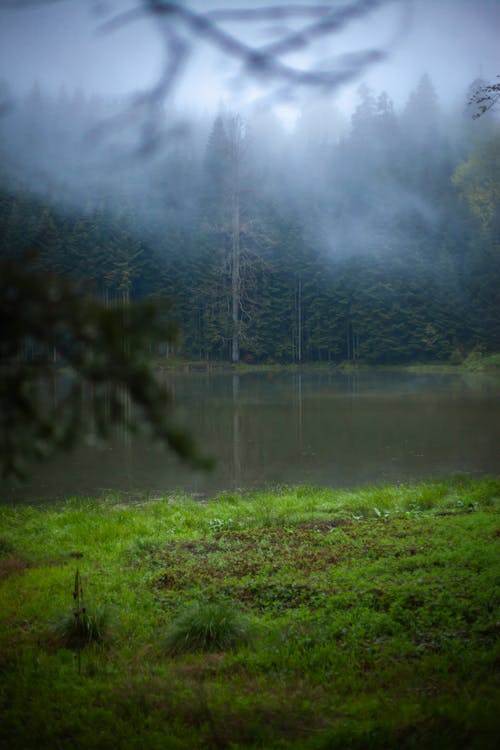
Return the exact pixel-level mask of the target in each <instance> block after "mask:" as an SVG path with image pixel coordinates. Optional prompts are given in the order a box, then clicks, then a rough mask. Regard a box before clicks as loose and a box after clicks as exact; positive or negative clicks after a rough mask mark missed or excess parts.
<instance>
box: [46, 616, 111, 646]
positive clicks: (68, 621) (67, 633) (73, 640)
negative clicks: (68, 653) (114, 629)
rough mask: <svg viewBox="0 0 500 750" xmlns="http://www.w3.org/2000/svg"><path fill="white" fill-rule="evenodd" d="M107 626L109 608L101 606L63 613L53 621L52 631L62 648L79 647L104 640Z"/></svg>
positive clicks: (107, 630) (106, 635) (107, 633)
mask: <svg viewBox="0 0 500 750" xmlns="http://www.w3.org/2000/svg"><path fill="white" fill-rule="evenodd" d="M109 626H110V616H109V610H108V608H107V607H104V606H103V607H96V608H95V609H94V608H91V609H89V608H85V609H84V610H82V611H80V612H77V611H73V612H68V613H64V614H63V615H61V616H60V617H59V618H58V619H56V620H55V622H54V623H53V626H52V632H53V634H54V635H55V636H56V638H57V639H58V641H59V642H60V644H61V646H62V647H63V648H74V649H81V648H84V647H85V646H88V645H89V644H91V643H102V642H103V641H104V640H106V638H107V637H108V635H109Z"/></svg>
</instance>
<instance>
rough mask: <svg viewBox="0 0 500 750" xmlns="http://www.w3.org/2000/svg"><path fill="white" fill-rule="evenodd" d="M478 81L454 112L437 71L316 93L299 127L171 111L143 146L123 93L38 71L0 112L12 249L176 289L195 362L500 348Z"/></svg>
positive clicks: (493, 123)
mask: <svg viewBox="0 0 500 750" xmlns="http://www.w3.org/2000/svg"><path fill="white" fill-rule="evenodd" d="M480 83H481V82H480V81H476V82H474V83H473V84H471V87H470V88H469V91H468V92H467V91H464V97H463V102H462V105H461V106H460V107H456V108H455V110H454V111H445V109H444V107H443V106H442V105H441V104H440V101H439V98H438V95H437V93H436V91H435V87H434V85H433V82H432V80H431V79H430V78H429V76H427V75H424V76H423V77H422V78H421V79H420V81H419V82H418V84H417V85H416V87H415V89H414V90H413V91H409V92H408V98H407V102H406V104H405V105H404V106H402V107H401V108H399V109H396V108H395V107H394V105H393V103H392V101H391V99H390V97H389V95H388V94H387V93H385V92H382V93H379V92H376V91H373V90H370V89H368V88H367V87H366V86H362V87H360V89H359V91H358V101H357V106H356V107H355V109H354V111H353V113H352V116H351V117H350V118H347V117H345V116H343V115H342V114H341V113H339V111H338V110H337V109H336V107H335V105H334V104H333V103H332V102H330V101H329V100H328V99H325V98H323V99H321V100H314V99H312V100H311V102H310V106H309V107H308V108H306V109H305V110H304V112H303V113H302V115H301V116H300V117H299V119H298V120H297V122H296V123H295V126H294V127H293V128H285V127H284V125H283V123H282V122H281V121H280V120H279V118H278V117H276V116H275V115H273V114H272V113H271V112H269V111H267V112H261V113H257V114H255V113H254V114H253V115H248V116H245V115H243V114H238V113H234V112H228V111H224V110H221V111H220V112H219V114H218V115H217V116H216V117H215V119H214V118H210V117H208V116H201V115H200V116H197V117H195V116H189V115H186V114H183V113H179V112H173V111H163V110H162V111H159V112H158V113H157V118H158V123H159V127H158V134H159V136H158V142H157V144H156V145H155V147H154V148H150V149H149V150H148V151H147V153H146V152H145V150H144V149H143V150H142V151H141V150H140V149H139V150H138V149H137V143H136V140H135V139H134V130H135V129H136V128H137V127H139V126H140V124H138V123H137V122H135V121H134V119H133V117H129V118H128V119H126V118H125V119H124V118H123V117H122V118H120V113H121V112H122V111H123V104H122V103H120V102H110V101H106V100H103V99H99V98H96V97H87V96H85V95H83V94H82V93H78V92H76V93H68V92H66V91H64V90H63V91H61V92H60V93H59V94H58V95H57V96H51V95H48V94H47V93H45V92H44V91H42V90H41V89H40V88H38V87H35V88H34V89H33V90H32V91H31V92H30V93H29V94H28V95H26V96H25V97H24V98H23V99H20V100H18V101H17V102H16V104H15V106H13V107H12V108H11V109H10V110H9V111H8V112H6V113H4V115H3V116H2V117H1V118H0V136H1V137H0V165H1V166H0V238H1V239H0V241H1V254H2V257H4V258H5V257H21V256H24V255H25V254H26V253H28V254H30V253H31V254H32V257H31V256H30V257H31V261H30V262H33V263H35V264H36V266H37V267H38V268H39V269H42V270H44V271H50V272H56V273H57V274H61V275H62V276H65V277H69V278H70V279H72V280H73V281H76V282H77V283H78V285H79V286H81V289H82V290H85V291H86V292H87V293H89V294H91V295H94V296H95V297H97V298H99V299H100V300H103V301H106V302H109V303H110V304H111V303H115V302H119V303H120V304H124V305H127V304H128V303H129V302H130V301H131V300H136V299H148V300H160V299H161V300H163V299H165V298H167V299H170V300H172V302H173V312H172V313H170V314H172V315H173V316H174V317H175V320H176V321H177V322H178V323H179V328H180V331H181V337H180V340H179V343H178V344H177V346H176V348H175V352H174V353H175V354H176V355H177V356H179V357H182V358H186V359H189V360H200V361H230V362H238V361H244V362H247V363H249V364H251V363H282V364H289V363H301V362H303V363H306V362H332V363H341V362H345V361H352V362H359V363H366V364H398V363H408V362H435V361H437V362H452V363H459V362H461V361H462V360H463V359H464V358H465V357H466V356H467V355H468V354H469V353H470V352H471V351H484V352H495V351H499V350H500V315H499V312H500V309H499V307H500V305H499V302H500V299H499V294H500V262H499V261H500V124H499V121H498V117H497V116H496V115H495V113H494V112H488V113H486V114H485V115H484V116H482V117H480V118H477V119H474V118H473V117H472V112H471V109H470V107H468V106H467V101H468V100H470V97H471V92H473V91H474V90H475V89H477V86H478V85H480ZM165 133H166V137H164V138H162V134H165ZM33 251H34V252H33ZM26 262H28V256H26ZM171 353H173V352H172V349H171V347H166V349H165V351H164V352H163V354H171Z"/></svg>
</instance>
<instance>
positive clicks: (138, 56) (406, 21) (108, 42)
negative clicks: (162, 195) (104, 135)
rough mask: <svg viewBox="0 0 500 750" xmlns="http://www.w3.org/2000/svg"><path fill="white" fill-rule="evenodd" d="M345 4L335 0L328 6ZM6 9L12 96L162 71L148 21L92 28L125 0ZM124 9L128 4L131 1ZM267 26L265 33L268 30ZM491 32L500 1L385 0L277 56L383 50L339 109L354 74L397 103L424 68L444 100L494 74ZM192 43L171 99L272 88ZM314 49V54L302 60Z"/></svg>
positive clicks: (114, 88)
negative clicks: (314, 41)
mask: <svg viewBox="0 0 500 750" xmlns="http://www.w3.org/2000/svg"><path fill="white" fill-rule="evenodd" d="M351 1H353V0H351ZM346 2H348V0H342V2H341V3H340V1H339V2H337V0H333V2H332V3H330V5H332V6H334V7H335V6H336V5H339V4H346ZM20 4H21V2H18V3H17V5H20ZM185 4H186V5H188V6H190V7H194V8H198V9H200V8H202V9H203V10H205V9H208V8H213V7H220V5H221V3H216V2H212V0H205V1H204V2H201V0H199V1H198V2H189V0H186V3H185ZM223 4H224V3H223ZM302 4H304V3H303V2H302ZM313 4H317V3H313ZM12 5H13V3H11V2H6V1H5V0H3V1H2V0H0V8H1V9H2V10H1V12H0V78H2V79H4V80H6V81H7V82H8V84H9V86H10V88H11V91H12V92H13V93H14V95H15V94H16V93H18V92H19V93H23V92H25V91H27V90H29V88H31V87H32V85H33V84H34V83H35V82H37V83H38V84H39V85H40V86H41V87H42V88H43V89H47V90H49V91H51V92H54V93H56V92H57V91H58V90H59V89H60V88H61V87H62V86H65V87H66V89H67V90H68V91H71V90H73V89H75V88H81V89H83V90H85V91H86V92H88V93H98V94H104V95H120V96H122V95H128V94H131V93H133V92H134V91H137V90H141V89H143V88H144V87H148V86H151V85H153V84H154V82H155V81H156V80H157V78H158V76H159V75H160V73H161V69H162V64H163V62H164V59H165V54H164V47H163V36H162V32H161V28H160V26H159V25H158V23H157V22H156V21H155V19H152V18H144V19H142V20H140V19H139V20H135V21H134V22H133V23H129V24H127V25H125V26H122V27H120V28H117V29H115V30H114V31H112V32H108V33H102V32H99V27H100V25H101V24H102V23H103V21H104V20H106V19H108V18H110V17H112V16H113V15H114V14H116V13H117V12H122V11H123V10H124V9H126V8H127V7H130V6H131V2H130V1H129V0H122V1H121V2H96V0H55V1H54V0H52V2H47V3H43V2H42V4H41V7H37V8H33V7H29V8H28V9H24V10H19V9H17V10H12V9H10V10H9V9H8V8H9V6H12ZM132 5H133V7H136V6H137V5H138V2H136V3H133V4H132ZM225 5H226V6H228V5H229V6H232V7H236V8H238V7H240V8H241V7H250V8H255V7H258V5H259V2H258V0H257V2H253V3H252V2H250V1H248V2H245V1H244V0H242V1H241V2H238V0H233V2H232V3H228V2H226V3H225ZM226 28H227V29H228V30H230V31H232V32H233V33H235V34H236V35H237V36H239V38H240V39H242V40H244V41H245V42H246V43H258V42H260V41H261V39H262V40H263V39H264V36H262V37H259V36H258V33H259V29H258V28H257V27H256V26H255V25H253V24H249V23H246V24H245V25H241V24H240V25H239V26H235V25H233V26H231V27H229V26H227V27H226ZM265 31H266V33H268V34H270V33H271V34H272V29H271V30H270V29H269V28H266V29H265ZM499 31H500V0H392V1H391V0H387V3H386V4H383V6H382V7H381V8H379V9H378V10H376V11H374V12H372V13H370V14H368V15H366V16H364V17H363V18H361V19H359V20H358V21H356V22H353V23H351V24H349V25H348V26H347V28H346V29H345V30H343V31H342V33H339V34H336V35H333V36H330V37H329V38H328V39H326V40H323V41H322V42H321V43H320V44H318V45H317V46H316V47H315V48H314V49H313V50H311V51H310V52H309V50H308V51H307V53H301V54H300V55H295V56H292V57H290V58H287V59H286V60H285V61H286V62H287V63H289V64H297V65H299V66H304V65H308V64H309V63H310V61H311V60H312V59H316V57H317V58H318V59H322V60H323V61H326V62H329V61H330V60H331V58H332V56H333V55H338V54H343V53H348V52H356V51H359V50H363V49H373V48H377V49H382V50H385V51H387V52H388V53H389V57H388V59H387V60H386V61H383V62H381V63H377V64H373V65H371V66H370V67H369V69H368V70H367V71H366V73H365V75H364V76H362V77H359V78H357V79H356V81H354V82H353V83H352V84H351V85H345V86H343V87H340V88H339V89H338V90H337V91H336V92H335V97H336V98H337V101H338V103H339V105H340V106H341V107H342V108H343V109H345V110H346V111H347V110H349V109H350V108H351V107H352V104H353V102H354V101H355V91H356V89H357V87H358V86H359V84H360V82H361V80H362V79H364V80H366V82H367V83H368V84H369V85H371V86H373V87H374V88H375V89H376V90H377V91H380V90H382V89H385V90H387V91H388V93H389V94H390V96H392V97H393V98H394V100H395V102H396V105H402V104H403V103H404V101H405V100H406V98H407V96H408V93H409V91H410V90H411V89H412V88H414V86H415V84H416V82H417V81H418V78H419V77H420V76H421V75H422V74H423V73H425V72H427V73H429V74H430V76H431V78H432V79H433V81H434V83H435V85H436V88H437V90H438V94H439V96H440V99H441V101H442V102H443V103H444V104H445V105H449V104H452V103H453V102H454V101H456V100H458V99H459V98H461V97H462V96H463V92H464V91H465V89H466V88H467V86H468V84H469V83H470V82H471V80H472V79H473V78H474V77H477V76H479V75H482V76H483V77H484V78H486V79H488V80H493V79H494V77H495V75H496V74H497V73H499V72H500V45H499V43H498V39H499ZM196 46H197V53H196V54H193V56H192V57H191V59H190V62H189V64H188V65H187V66H186V68H185V70H184V72H183V75H182V79H181V83H180V85H179V86H177V88H176V92H175V97H176V100H177V102H178V103H182V104H183V105H185V104H187V106H188V107H189V108H190V109H200V110H202V111H203V110H205V111H206V110H211V109H215V108H217V107H218V106H219V104H220V103H222V102H223V103H225V104H226V106H228V107H230V108H238V107H240V108H241V107H242V106H243V105H244V104H245V103H246V102H247V101H248V100H250V99H252V98H260V97H261V96H262V95H263V94H264V93H266V92H267V93H269V90H272V89H270V87H269V86H265V87H262V86H260V85H257V84H256V83H255V82H254V81H252V80H250V79H248V78H244V79H242V78H241V77H239V78H237V79H236V84H235V68H234V66H233V64H232V62H230V61H228V60H227V59H225V58H223V57H222V56H221V55H216V54H215V53H213V52H212V51H211V50H210V49H209V48H207V47H206V46H203V45H199V44H198V45H196ZM313 53H314V55H315V56H316V57H315V58H313V57H310V56H309V54H313ZM298 101H300V99H299V100H298ZM287 106H288V105H287ZM289 106H290V107H293V106H296V105H293V104H290V105H289Z"/></svg>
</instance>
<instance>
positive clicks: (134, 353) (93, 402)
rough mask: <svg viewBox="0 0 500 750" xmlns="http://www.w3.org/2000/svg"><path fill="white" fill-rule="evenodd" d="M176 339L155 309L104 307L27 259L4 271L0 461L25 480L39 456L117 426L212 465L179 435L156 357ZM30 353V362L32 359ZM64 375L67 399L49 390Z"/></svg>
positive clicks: (5, 265) (0, 271)
mask: <svg viewBox="0 0 500 750" xmlns="http://www.w3.org/2000/svg"><path fill="white" fill-rule="evenodd" d="M174 336H175V328H174V327H173V326H172V324H169V323H165V322H163V321H162V308H161V306H158V305H153V304H150V303H135V304H130V305H127V307H126V308H124V307H121V306H113V307H108V306H105V305H104V304H102V303H100V302H96V301H95V300H92V299H90V298H88V297H85V296H83V295H82V294H81V293H80V291H79V290H77V288H76V287H75V286H74V285H73V284H72V283H71V282H69V281H66V280H64V279H62V278H60V277H57V276H53V275H50V274H47V273H45V272H41V271H37V270H36V268H35V267H33V265H32V264H31V263H30V262H29V259H28V258H24V260H23V262H20V261H19V259H15V260H4V261H2V262H1V264H0V456H1V459H0V463H1V467H0V468H1V471H2V473H3V475H4V476H9V475H17V476H22V475H23V472H24V468H25V465H26V464H27V463H28V462H29V461H30V460H31V459H33V458H39V459H41V458H46V457H47V456H49V455H50V454H51V453H52V452H53V451H54V450H60V449H64V450H69V449H71V448H73V447H74V445H75V443H76V441H77V440H81V439H82V438H83V437H87V438H89V437H94V436H96V437H98V438H101V439H105V438H108V437H109V435H110V432H111V428H112V427H114V426H120V427H124V428H125V429H127V430H130V431H136V430H137V429H138V427H139V426H140V425H141V424H145V425H146V426H147V427H148V428H149V431H150V433H151V435H152V437H153V438H155V439H157V440H159V441H161V442H163V443H164V444H165V445H166V446H167V447H168V448H170V449H171V450H172V451H173V452H174V453H176V454H177V455H178V456H180V457H181V458H184V459H188V460H189V461H190V462H191V463H192V464H194V465H195V466H198V467H202V466H204V467H206V466H207V465H208V464H207V462H206V461H204V460H203V459H201V458H200V456H199V455H198V454H197V453H196V451H195V448H194V443H193V441H192V440H191V438H190V437H189V436H188V435H187V434H186V433H185V432H183V431H182V430H180V429H178V428H177V427H176V426H175V424H174V420H173V416H172V403H171V398H170V395H169V393H168V391H167V390H166V389H165V388H164V387H163V386H162V385H161V384H160V383H159V382H158V380H157V378H156V376H155V373H154V370H153V367H152V362H151V361H150V359H149V356H150V354H153V353H155V352H156V349H157V347H158V346H159V345H160V344H161V343H163V342H165V341H169V342H171V341H172V340H173V339H174ZM28 352H29V353H30V356H27V354H28ZM55 357H57V363H58V369H59V371H60V372H61V370H60V368H61V367H62V368H64V369H63V370H62V373H63V375H64V383H63V389H62V390H63V395H62V396H61V397H60V398H58V399H57V400H56V401H53V400H52V399H51V397H50V395H49V393H48V392H47V391H48V384H49V383H50V379H51V378H53V377H55V370H54V359H55Z"/></svg>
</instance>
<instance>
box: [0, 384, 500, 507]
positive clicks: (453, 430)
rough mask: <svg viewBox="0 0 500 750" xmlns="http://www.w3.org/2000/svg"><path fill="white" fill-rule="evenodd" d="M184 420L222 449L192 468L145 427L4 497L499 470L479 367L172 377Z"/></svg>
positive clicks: (6, 487)
mask: <svg viewBox="0 0 500 750" xmlns="http://www.w3.org/2000/svg"><path fill="white" fill-rule="evenodd" d="M164 377H165V380H166V383H167V384H168V386H169V387H170V389H171V391H172V393H173V396H174V400H175V403H176V407H177V411H178V416H179V420H181V421H182V423H183V424H185V425H186V426H188V427H189V428H190V429H191V430H192V431H193V433H194V434H195V435H196V436H197V440H198V444H199V446H200V447H202V448H203V450H204V452H205V453H206V454H208V455H211V456H213V457H214V458H215V459H216V467H215V469H214V470H213V471H212V472H211V473H209V474H205V473H200V472H198V473H195V472H193V471H191V470H189V469H188V468H186V467H185V466H182V465H180V463H179V461H177V460H176V459H174V458H172V457H171V456H168V455H167V454H166V453H165V451H164V450H162V449H161V448H160V447H159V446H156V445H152V444H151V443H150V442H149V441H148V440H147V439H146V438H145V437H137V436H134V437H126V436H121V437H120V436H117V437H116V438H115V439H114V441H113V442H112V444H111V445H109V446H107V447H105V448H103V447H101V448H99V447H97V446H90V445H84V446H81V447H80V448H79V449H78V450H77V451H76V452H75V453H73V454H70V455H66V454H64V455H62V456H59V457H55V458H53V459H51V460H50V461H49V462H47V463H46V464H42V465H37V466H36V467H34V469H33V471H32V474H31V476H30V478H29V480H28V481H27V482H25V483H23V484H22V485H15V484H14V483H13V482H9V483H3V484H2V485H1V486H0V492H1V497H2V500H3V501H4V502H27V501H29V502H32V501H36V500H41V499H57V498H63V497H70V496H75V495H86V496H91V495H92V496H93V495H101V494H102V493H103V492H108V491H113V490H116V491H120V492H125V493H129V494H130V496H134V495H137V494H140V493H149V494H151V495H153V496H160V495H165V494H169V493H174V492H177V491H186V492H189V493H195V494H198V495H200V496H205V495H213V494H215V493H217V492H220V491H232V490H240V489H242V490H245V489H254V488H265V487H275V486H277V485H283V484H319V485H326V486H330V487H355V486H359V485H366V484H382V483H393V482H406V481H414V480H423V479H429V478H433V477H439V476H443V475H449V474H452V473H465V474H471V475H484V474H497V473H498V468H499V465H500V462H499V446H500V398H499V397H500V380H499V379H498V378H497V377H494V376H487V375H479V374H413V373H407V372H405V373H401V372H369V371H367V372H357V373H338V372H333V371H331V372H328V371H325V372H312V371H310V372H308V371H307V370H304V371H303V372H286V373H285V372H282V373H262V372H255V373H252V372H250V373H245V374H233V373H213V374H189V375H187V374H186V375H181V374H178V375H177V374H176V375H171V374H168V375H165V376H164Z"/></svg>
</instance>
